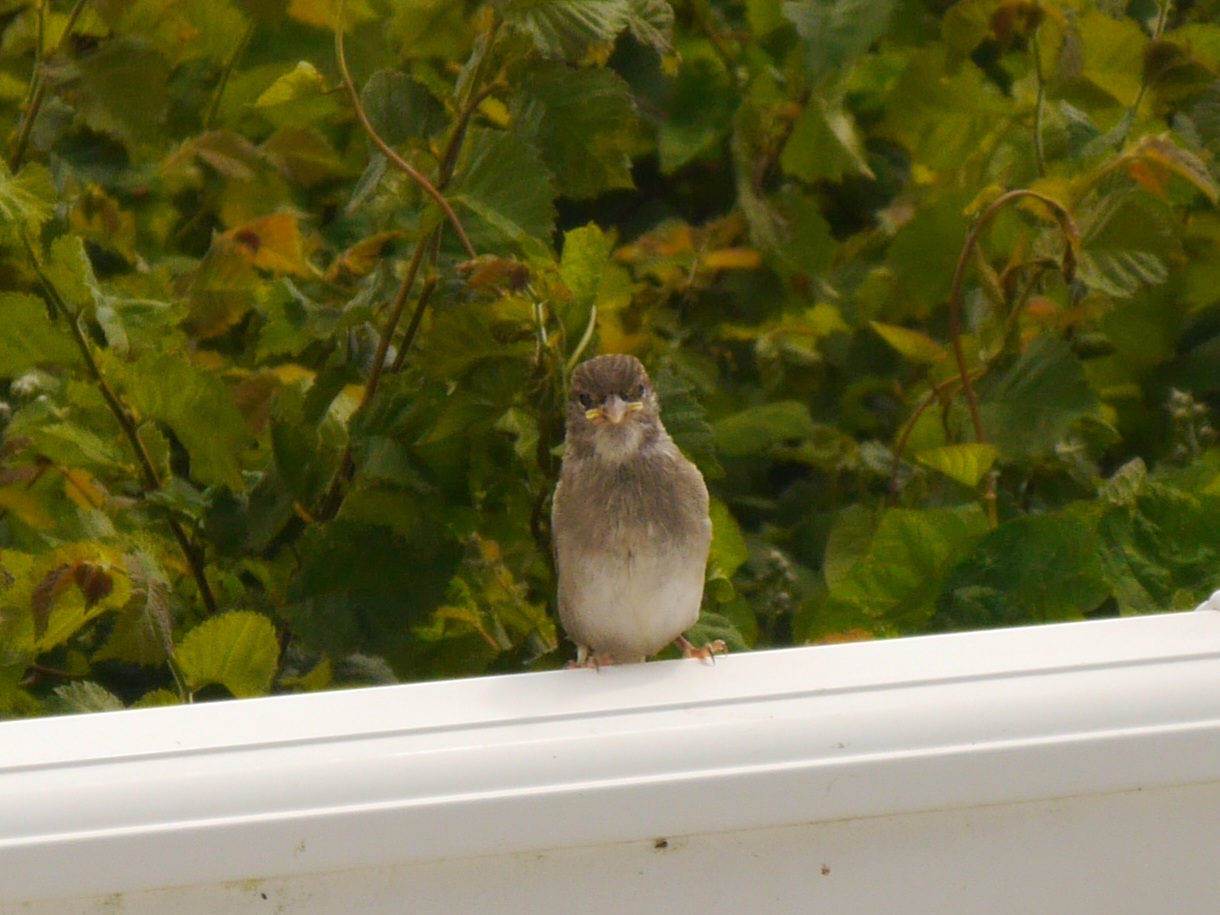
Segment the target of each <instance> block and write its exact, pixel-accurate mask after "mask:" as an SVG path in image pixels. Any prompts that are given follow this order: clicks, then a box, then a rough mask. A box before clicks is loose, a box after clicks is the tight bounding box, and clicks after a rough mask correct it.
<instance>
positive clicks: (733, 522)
mask: <svg viewBox="0 0 1220 915" xmlns="http://www.w3.org/2000/svg"><path fill="white" fill-rule="evenodd" d="M710 511H711V516H712V550H711V557H712V559H713V560H715V562H716V564H717V565H718V566H719V567H720V570H721V571H722V572H723V573H724V575H725V577H726V578H732V577H733V576H734V575H736V574H737V570H738V569H740V568H741V567H742V566H743V565H745V562H746V560H747V559H749V558H750V550H749V548H748V547H747V546H746V538H745V536H744V535H743V534H742V532H741V527H740V526H738V524H737V519H736V518H734V517H733V513H732V512H731V511H729V507H728V506H727V505H725V504H724V503H723V502H721V501H720V500H719V499H712V500H711V505H710Z"/></svg>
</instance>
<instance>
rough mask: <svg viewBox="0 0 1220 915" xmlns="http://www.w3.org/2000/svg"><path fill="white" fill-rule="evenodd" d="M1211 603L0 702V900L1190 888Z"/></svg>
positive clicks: (238, 904)
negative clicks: (376, 685)
mask: <svg viewBox="0 0 1220 915" xmlns="http://www.w3.org/2000/svg"><path fill="white" fill-rule="evenodd" d="M1218 611H1220V597H1213V599H1212V600H1211V601H1209V603H1208V604H1206V605H1205V606H1204V608H1200V611H1199V612H1195V613H1183V614H1173V615H1165V616H1156V617H1142V618H1132V619H1121V620H1107V621H1100V622H1090V623H1079V624H1068V625H1059V626H1042V627H1031V628H1026V629H1011V630H998V631H991V632H979V633H968V634H957V635H946V636H934V637H927V638H918V639H903V640H894V641H885V642H868V643H857V644H851V645H837V646H825V647H816V648H804V649H793V650H788V651H775V652H759V653H755V654H745V655H735V656H729V657H722V658H721V659H720V660H719V662H718V663H717V664H716V666H715V667H711V666H705V665H701V664H699V663H698V662H695V661H674V662H663V663H651V664H647V665H636V666H630V667H621V668H607V669H603V670H602V671H600V672H597V671H591V670H577V671H559V672H554V673H543V674H527V675H518V676H510V677H492V678H483V679H473V680H464V681H449V682H441V683H427V684H413V685H407V686H399V687H388V688H380V689H369V690H358V691H351V692H345V693H344V692H340V693H326V694H318V695H311V696H290V697H278V698H272V699H263V700H250V701H244V702H228V703H214V704H208V705H199V706H193V707H180V708H167V709H152V710H146V711H130V712H118V713H110V714H96V715H89V716H77V717H70V718H58V719H40V720H32V721H15V722H6V723H0V912H5V913H7V912H10V911H11V912H22V913H29V915H43V913H46V915H50V913H53V912H54V913H62V915H71V913H74V912H82V913H84V912H90V913H91V912H101V911H123V912H133V913H150V915H151V913H159V912H173V913H175V915H192V913H199V915H219V913H226V912H234V913H245V912H270V911H278V912H289V913H295V912H300V913H310V915H316V913H330V912H335V913H338V912H344V913H349V912H386V913H389V912H394V913H400V912H416V911H418V912H428V913H435V912H438V911H440V912H477V911H489V912H490V911H494V912H509V913H511V912H533V911H556V910H558V909H559V907H560V906H561V905H562V906H563V907H564V908H568V907H572V908H574V909H577V910H579V911H580V912H582V913H591V912H621V911H622V910H623V908H624V907H629V908H634V910H636V911H650V910H657V911H661V910H664V911H671V912H686V911H690V912H703V911H705V910H706V909H707V908H708V907H709V906H711V907H715V908H721V907H723V905H725V904H731V905H732V906H734V907H737V906H741V905H751V906H752V907H753V908H754V909H755V910H757V911H758V912H760V913H765V912H789V911H791V912H806V911H811V910H812V909H811V908H810V906H812V905H815V904H818V903H821V902H824V903H825V904H826V905H828V906H830V908H828V909H826V911H834V912H861V913H864V912H869V913H871V912H880V911H903V912H924V911H926V912H929V913H932V912H937V913H949V912H977V911H986V912H988V913H992V912H1014V913H1016V912H1028V911H1035V910H1036V911H1038V912H1040V913H1043V912H1064V913H1068V912H1071V913H1087V912H1098V913H1101V912H1105V913H1107V915H1111V913H1123V912H1158V911H1165V910H1170V909H1172V910H1173V911H1175V912H1194V911H1198V912H1201V913H1202V912H1207V913H1208V915H1211V913H1212V912H1214V904H1215V903H1214V899H1215V895H1216V893H1217V892H1218V891H1220V869H1217V868H1216V867H1215V864H1214V861H1213V860H1212V859H1213V858H1214V850H1215V849H1216V848H1218V847H1220V816H1218V815H1217V810H1220V612H1218ZM660 840H664V841H660ZM476 859H477V860H476ZM996 894H1000V895H996ZM354 899H357V900H359V902H358V903H354V902H353V900H354ZM1154 899H1159V900H1161V901H1162V902H1163V903H1165V904H1166V905H1168V908H1165V906H1160V907H1156V906H1152V907H1150V906H1151V901H1152V900H1154ZM1086 901H1087V902H1086ZM1205 901H1206V906H1205V907H1204V903H1205Z"/></svg>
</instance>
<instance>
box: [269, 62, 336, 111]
mask: <svg viewBox="0 0 1220 915" xmlns="http://www.w3.org/2000/svg"><path fill="white" fill-rule="evenodd" d="M328 89H329V87H328V86H327V85H326V79H325V78H324V77H323V76H322V74H321V73H319V72H318V70H317V68H316V67H315V66H314V65H313V64H311V63H310V62H309V61H307V60H301V61H297V65H296V66H295V67H293V68H292V69H291V70H289V71H288V72H287V73H285V74H284V75H283V76H281V77H280V78H279V79H277V80H276V81H275V82H273V83H272V84H271V85H270V86H268V87H267V88H266V89H265V90H263V93H262V94H261V95H260V96H259V97H258V98H257V99H255V100H254V107H255V108H270V107H273V106H275V105H284V104H287V103H289V102H294V101H297V100H299V99H302V98H312V97H314V96H317V95H320V94H322V93H324V92H326V91H327V90H328Z"/></svg>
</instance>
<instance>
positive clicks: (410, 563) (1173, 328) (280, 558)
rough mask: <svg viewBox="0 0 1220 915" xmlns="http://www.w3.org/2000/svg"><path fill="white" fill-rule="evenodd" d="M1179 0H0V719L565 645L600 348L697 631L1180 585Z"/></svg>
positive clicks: (793, 626) (1199, 377) (1195, 50)
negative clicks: (677, 549) (667, 500)
mask: <svg viewBox="0 0 1220 915" xmlns="http://www.w3.org/2000/svg"><path fill="white" fill-rule="evenodd" d="M1218 13H1220V10H1218V8H1217V5H1216V2H1215V0H1201V2H1196V3H1192V2H1189V0H1186V2H1183V3H1180V4H1173V3H1171V2H1170V0H1164V2H1163V4H1161V5H1158V4H1157V3H1156V2H1155V0H1133V2H1131V3H1130V4H1124V3H1122V2H1116V0H1045V2H1039V0H961V2H958V3H956V4H952V5H950V4H948V3H946V2H942V0H783V2H781V0H744V2H729V0H681V2H679V3H677V4H675V6H674V7H673V8H671V6H670V5H669V4H668V3H666V2H665V0H492V2H487V3H476V2H467V3H465V4H462V3H459V2H454V0H347V3H346V9H344V8H343V6H342V4H341V3H339V2H338V0H92V2H89V0H79V2H76V3H75V5H72V4H70V3H69V2H67V0H64V2H60V0H40V2H34V0H0V34H2V36H3V37H2V39H0V123H6V124H9V125H11V133H10V134H9V136H8V144H7V147H6V149H5V156H4V158H5V160H6V162H7V165H6V166H4V167H0V289H2V290H3V291H2V292H0V383H2V388H0V396H2V400H3V405H2V410H3V415H2V417H0V422H2V423H3V432H2V444H0V516H2V518H0V713H3V714H30V713H38V712H45V711H54V710H64V709H97V708H115V707H119V706H122V705H130V704H138V705H149V704H158V703H172V702H180V701H187V700H189V699H191V698H193V697H196V696H201V695H202V696H207V695H225V694H232V695H237V696H250V695H258V694H262V693H266V692H269V691H285V690H312V689H320V688H326V687H329V686H339V685H348V684H357V683H374V682H386V681H389V680H391V679H417V678H425V677H436V676H449V675H458V674H469V673H477V672H484V671H492V670H499V671H511V670H520V669H529V668H538V667H552V666H557V665H559V664H560V663H562V661H563V660H564V659H565V658H566V657H570V652H569V648H570V646H566V647H565V643H564V642H563V640H562V635H561V633H557V631H556V626H555V623H554V619H553V617H554V614H553V607H552V603H553V597H552V594H553V572H552V568H551V564H550V559H549V557H550V544H549V530H548V520H547V518H548V514H549V498H550V491H551V489H552V487H553V485H554V482H555V479H556V475H557V471H558V459H559V455H560V454H561V447H562V404H563V401H564V391H565V383H566V376H567V373H568V372H569V371H570V370H571V368H572V366H573V365H574V364H575V363H576V362H577V361H579V360H580V359H582V358H586V357H588V356H589V355H592V354H594V353H596V352H599V351H629V352H633V353H635V354H637V355H639V356H640V357H641V358H643V359H644V361H645V362H646V364H647V365H648V366H649V368H650V370H651V371H652V373H653V375H654V379H655V381H656V383H657V386H658V390H659V393H660V394H661V396H662V401H663V405H664V410H665V414H664V415H665V421H666V423H667V425H668V427H669V429H670V431H671V432H672V433H673V434H674V437H675V438H676V439H677V440H678V442H679V444H680V445H681V446H682V447H683V448H684V449H685V450H686V451H687V453H688V454H690V455H691V457H692V458H693V459H694V460H695V461H696V462H697V463H698V464H699V465H700V467H701V468H702V469H703V471H704V473H705V475H706V476H707V477H708V479H709V482H710V484H711V488H712V490H713V495H714V497H715V498H714V503H713V516H714V518H713V520H714V523H715V542H714V545H713V555H712V561H711V563H710V564H709V569H708V580H709V584H708V589H707V598H706V602H705V607H704V610H705V613H704V618H703V620H702V621H701V624H700V625H701V628H702V629H703V630H704V632H702V633H698V634H696V635H702V636H704V637H707V636H710V635H713V634H715V635H718V636H721V637H724V638H726V639H728V640H729V641H730V642H731V643H733V644H734V645H735V647H737V648H738V649H740V648H744V647H747V646H755V647H761V646H772V645H786V644H793V643H804V642H808V641H814V640H831V639H842V638H862V637H868V636H876V635H894V634H906V633H916V632H925V631H935V630H944V629H950V628H962V627H974V626H988V625H998V624H1011V623H1022V622H1030V621H1047V620H1062V619H1077V618H1081V617H1086V616H1092V615H1105V614H1117V613H1142V612H1152V611H1161V610H1169V609H1174V608H1185V607H1190V606H1193V605H1194V604H1195V603H1197V602H1198V601H1199V600H1201V599H1202V598H1204V597H1205V596H1206V595H1207V593H1209V591H1210V590H1212V589H1214V588H1215V587H1217V585H1218V584H1220V520H1218V519H1220V450H1218V449H1217V448H1216V445H1215V440H1216V435H1215V430H1214V428H1213V426H1212V415H1213V410H1214V408H1215V406H1216V404H1217V402H1218V401H1220V214H1217V212H1216V208H1215V205H1216V202H1217V196H1218V191H1217V177H1218V176H1220V168H1218V166H1217V158H1216V157H1217V153H1220V25H1217V24H1216V19H1217V14H1218ZM340 17H344V22H345V23H346V25H345V27H344V28H343V29H342V30H341V32H340V33H339V36H338V37H340V38H341V40H340V41H338V42H337V41H336V37H337V36H336V24H337V23H338V22H339V21H340Z"/></svg>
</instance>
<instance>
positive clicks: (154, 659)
mask: <svg viewBox="0 0 1220 915" xmlns="http://www.w3.org/2000/svg"><path fill="white" fill-rule="evenodd" d="M127 568H128V572H129V574H130V575H131V584H132V588H131V598H130V599H129V600H128V602H127V604H126V606H124V607H123V610H122V613H121V615H120V617H119V620H118V622H117V623H116V624H115V626H114V629H113V630H112V631H111V633H110V637H109V638H107V639H106V643H105V644H104V645H103V646H102V647H101V648H100V649H99V650H98V651H97V652H96V653H95V654H94V655H93V661H94V662H97V661H104V660H115V661H123V662H125V663H127V664H140V665H142V666H145V667H152V666H156V665H159V664H163V663H165V660H166V658H168V657H169V656H170V655H171V654H172V653H173V650H174V641H173V621H172V619H171V617H170V585H169V580H168V579H167V578H166V577H165V573H164V572H163V571H162V570H161V568H160V567H159V565H158V564H157V562H156V560H155V559H153V557H152V556H150V555H148V554H147V553H135V554H132V555H129V556H128V557H127Z"/></svg>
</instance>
